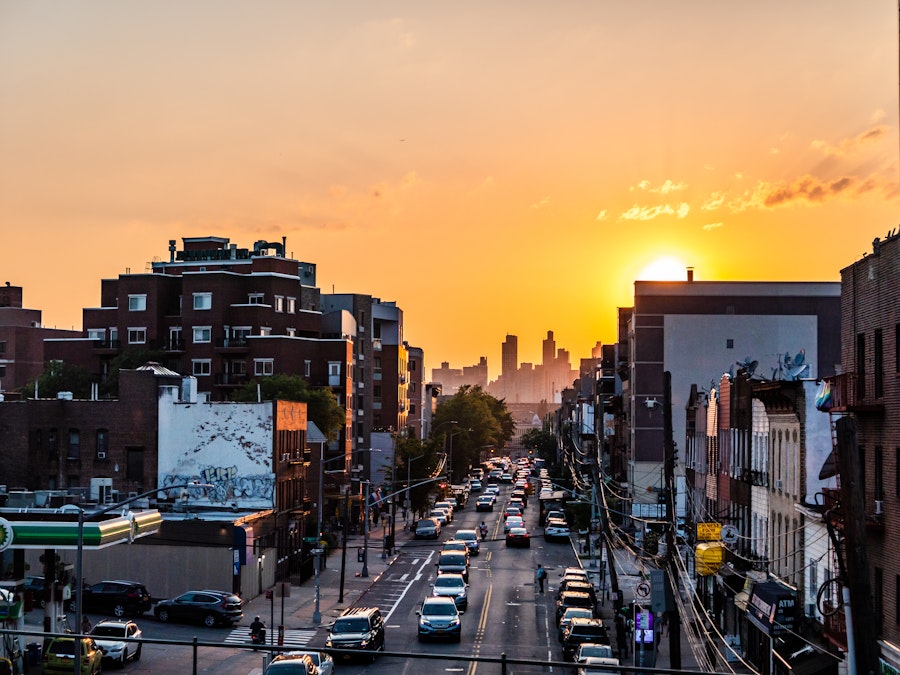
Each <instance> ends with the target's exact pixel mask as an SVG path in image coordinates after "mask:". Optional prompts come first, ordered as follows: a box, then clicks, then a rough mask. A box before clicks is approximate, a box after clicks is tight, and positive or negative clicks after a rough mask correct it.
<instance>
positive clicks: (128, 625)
mask: <svg viewBox="0 0 900 675" xmlns="http://www.w3.org/2000/svg"><path fill="white" fill-rule="evenodd" d="M142 636H143V632H142V631H141V629H140V628H138V625H137V624H136V623H135V622H134V621H129V620H127V619H122V620H118V619H116V620H113V619H104V620H103V621H98V622H97V624H96V625H95V626H94V627H93V628H91V637H92V638H94V642H96V643H97V646H98V647H100V651H101V652H103V660H104V661H111V662H112V663H115V664H117V665H118V666H119V667H120V668H124V667H125V664H126V663H127V662H128V661H140V660H141V643H140V642H139V640H140V639H141V637H142Z"/></svg>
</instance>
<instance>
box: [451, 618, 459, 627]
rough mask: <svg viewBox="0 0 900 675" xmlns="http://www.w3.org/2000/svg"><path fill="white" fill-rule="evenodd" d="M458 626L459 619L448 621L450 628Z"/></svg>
mask: <svg viewBox="0 0 900 675" xmlns="http://www.w3.org/2000/svg"><path fill="white" fill-rule="evenodd" d="M458 625H459V619H453V620H451V621H450V626H451V627H452V626H458Z"/></svg>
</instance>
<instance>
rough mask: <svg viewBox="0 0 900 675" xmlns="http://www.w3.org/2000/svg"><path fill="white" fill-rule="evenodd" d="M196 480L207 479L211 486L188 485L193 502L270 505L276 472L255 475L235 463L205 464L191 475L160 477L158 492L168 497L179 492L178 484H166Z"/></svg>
mask: <svg viewBox="0 0 900 675" xmlns="http://www.w3.org/2000/svg"><path fill="white" fill-rule="evenodd" d="M193 481H196V482H198V483H207V484H209V485H212V486H213V487H212V488H196V489H194V488H187V497H188V499H189V500H191V501H192V502H195V503H208V504H221V505H223V506H227V505H231V504H232V503H233V502H236V503H239V504H240V505H241V506H254V507H256V508H269V507H271V506H272V504H273V500H274V494H275V476H274V475H273V474H259V475H255V476H248V475H243V476H242V475H239V473H238V469H237V467H236V466H226V467H223V466H208V467H205V468H202V469H200V471H199V473H197V474H194V475H186V474H166V475H164V476H163V477H162V482H161V484H160V492H163V493H165V495H166V497H167V498H169V499H177V498H179V497H180V496H181V494H182V490H181V489H180V488H171V489H167V488H166V486H167V485H181V484H184V483H190V482H193Z"/></svg>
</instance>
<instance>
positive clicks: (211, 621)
mask: <svg viewBox="0 0 900 675" xmlns="http://www.w3.org/2000/svg"><path fill="white" fill-rule="evenodd" d="M203 625H204V626H206V627H207V628H212V627H213V626H215V625H216V617H215V615H214V614H207V615H206V616H204V617H203Z"/></svg>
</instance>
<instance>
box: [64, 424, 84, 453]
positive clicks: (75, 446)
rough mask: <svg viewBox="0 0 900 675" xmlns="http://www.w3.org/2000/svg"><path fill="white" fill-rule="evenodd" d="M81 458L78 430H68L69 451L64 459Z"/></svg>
mask: <svg viewBox="0 0 900 675" xmlns="http://www.w3.org/2000/svg"><path fill="white" fill-rule="evenodd" d="M79 457H81V432H80V431H78V429H69V449H68V451H67V453H66V459H78V458H79Z"/></svg>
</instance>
